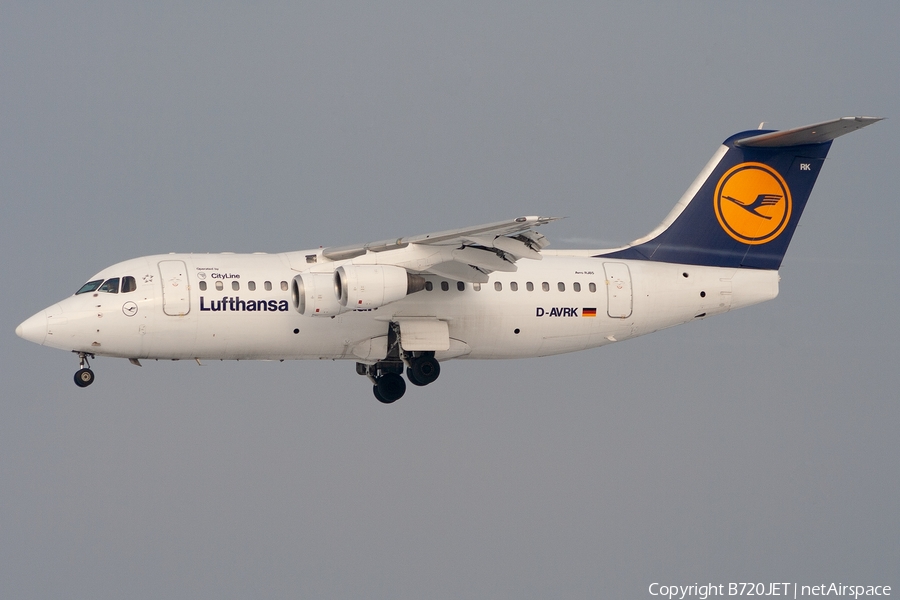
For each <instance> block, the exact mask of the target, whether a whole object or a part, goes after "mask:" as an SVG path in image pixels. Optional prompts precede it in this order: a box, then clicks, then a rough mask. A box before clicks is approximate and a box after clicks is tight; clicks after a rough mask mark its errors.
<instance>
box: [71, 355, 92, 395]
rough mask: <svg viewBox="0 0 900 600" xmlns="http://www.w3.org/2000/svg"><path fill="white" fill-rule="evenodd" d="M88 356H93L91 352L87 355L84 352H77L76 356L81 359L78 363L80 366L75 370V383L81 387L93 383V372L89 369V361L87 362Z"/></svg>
mask: <svg viewBox="0 0 900 600" xmlns="http://www.w3.org/2000/svg"><path fill="white" fill-rule="evenodd" d="M88 356H90V357H91V358H94V355H93V354H91V355H88V354H86V353H84V352H79V353H78V358H79V359H80V361H81V362H80V363H79V364H80V366H81V368H79V369H78V370H77V371H76V372H75V385H77V386H78V387H82V388H83V387H87V386H89V385H91V384H92V383H94V372H93V371H91V365H90V363H88Z"/></svg>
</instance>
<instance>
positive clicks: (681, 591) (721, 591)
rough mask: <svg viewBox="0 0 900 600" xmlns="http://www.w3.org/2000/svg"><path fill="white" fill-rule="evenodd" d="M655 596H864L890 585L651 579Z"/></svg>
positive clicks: (884, 592)
mask: <svg viewBox="0 0 900 600" xmlns="http://www.w3.org/2000/svg"><path fill="white" fill-rule="evenodd" d="M648 591H649V592H650V595H651V596H660V597H663V598H668V599H669V600H673V599H675V598H677V599H678V600H685V599H686V598H698V599H699V600H706V599H707V598H711V597H717V596H718V597H722V596H786V597H792V598H794V599H795V600H796V598H801V597H819V596H832V597H844V598H854V599H856V598H863V597H867V596H868V597H872V596H890V595H891V586H889V585H844V584H843V583H830V584H828V583H822V584H819V585H800V584H797V583H791V582H784V581H780V582H777V583H746V582H741V583H727V584H726V583H719V584H715V583H705V584H702V585H701V584H699V583H695V584H693V585H664V584H660V583H657V582H654V583H651V584H650V587H649V589H648Z"/></svg>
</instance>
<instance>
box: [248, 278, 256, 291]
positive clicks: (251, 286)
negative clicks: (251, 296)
mask: <svg viewBox="0 0 900 600" xmlns="http://www.w3.org/2000/svg"><path fill="white" fill-rule="evenodd" d="M247 289H248V290H250V291H251V292H255V291H256V282H255V281H248V282H247Z"/></svg>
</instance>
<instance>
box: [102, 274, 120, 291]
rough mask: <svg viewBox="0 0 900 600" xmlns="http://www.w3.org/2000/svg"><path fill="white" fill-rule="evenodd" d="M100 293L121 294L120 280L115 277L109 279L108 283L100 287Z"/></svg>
mask: <svg viewBox="0 0 900 600" xmlns="http://www.w3.org/2000/svg"><path fill="white" fill-rule="evenodd" d="M98 291H100V292H107V293H109V294H118V293H119V278H118V277H113V278H112V279H107V280H106V283H104V284H103V285H101V286H100V289H99V290H98Z"/></svg>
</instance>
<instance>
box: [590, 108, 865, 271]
mask: <svg viewBox="0 0 900 600" xmlns="http://www.w3.org/2000/svg"><path fill="white" fill-rule="evenodd" d="M879 120H880V119H878V118H873V117H844V118H842V119H836V120H834V121H827V122H825V123H817V124H815V125H809V126H807V127H801V128H799V129H791V130H788V131H774V132H773V131H745V132H743V133H738V134H735V135H733V136H731V137H730V138H728V139H727V140H725V141H724V142H723V144H722V147H721V148H720V149H719V151H718V152H716V154H715V155H714V156H713V158H712V159H711V160H710V162H709V164H707V166H706V168H705V169H704V170H703V171H702V172H701V173H700V175H699V176H698V177H697V180H696V181H695V182H694V183H693V185H691V187H690V188H689V189H688V191H687V192H686V193H685V195H684V196H683V197H682V198H681V200H680V201H679V202H678V204H677V205H676V206H675V208H674V209H673V210H672V212H671V213H669V216H668V217H666V219H665V220H664V221H663V223H662V224H661V225H660V226H659V227H657V228H656V229H655V230H654V231H653V232H651V233H650V234H648V235H647V236H645V237H643V238H641V239H639V240H636V241H634V242H632V243H631V244H630V245H629V246H628V247H626V248H624V249H620V250H615V251H613V252H611V253H609V254H604V255H603V256H604V257H615V258H625V259H634V260H652V261H660V262H670V263H683V264H693V265H707V266H714V267H746V268H753V269H778V268H779V267H780V266H781V261H782V259H783V258H784V253H785V252H786V251H787V247H788V244H789V243H790V241H791V237H792V236H793V235H794V230H795V229H796V228H797V222H798V221H799V220H800V216H801V215H802V214H803V209H804V208H805V207H806V201H807V200H808V199H809V194H810V192H811V191H812V188H813V185H814V184H815V182H816V178H817V177H818V176H819V170H820V169H821V168H822V163H823V162H824V161H825V156H826V155H827V154H828V150H829V149H830V148H831V142H832V140H833V139H834V138H836V137H838V136H841V135H844V134H845V133H850V132H851V131H855V130H856V129H860V128H862V127H865V126H866V125H870V124H872V123H874V122H875V121H879Z"/></svg>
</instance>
